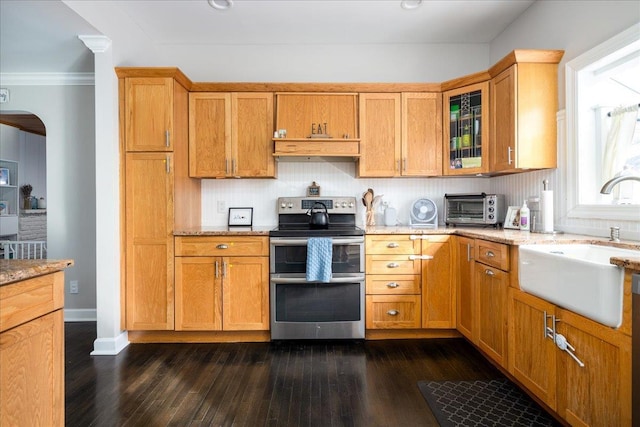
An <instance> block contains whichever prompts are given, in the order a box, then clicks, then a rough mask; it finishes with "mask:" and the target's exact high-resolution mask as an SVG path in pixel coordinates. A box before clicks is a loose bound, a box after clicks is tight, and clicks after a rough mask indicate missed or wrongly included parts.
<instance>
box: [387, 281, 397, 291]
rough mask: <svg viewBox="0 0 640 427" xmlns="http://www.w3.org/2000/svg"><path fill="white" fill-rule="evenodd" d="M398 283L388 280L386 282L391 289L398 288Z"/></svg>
mask: <svg viewBox="0 0 640 427" xmlns="http://www.w3.org/2000/svg"><path fill="white" fill-rule="evenodd" d="M399 287H400V285H399V284H398V283H397V282H389V283H387V288H391V289H395V288H399Z"/></svg>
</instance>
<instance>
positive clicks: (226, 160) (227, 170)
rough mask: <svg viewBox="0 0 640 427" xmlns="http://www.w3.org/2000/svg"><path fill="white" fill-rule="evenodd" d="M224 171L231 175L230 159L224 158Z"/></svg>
mask: <svg viewBox="0 0 640 427" xmlns="http://www.w3.org/2000/svg"><path fill="white" fill-rule="evenodd" d="M224 173H225V175H229V159H224Z"/></svg>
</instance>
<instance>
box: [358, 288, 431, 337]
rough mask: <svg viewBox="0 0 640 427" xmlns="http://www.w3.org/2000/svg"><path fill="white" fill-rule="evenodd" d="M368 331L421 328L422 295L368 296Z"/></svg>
mask: <svg viewBox="0 0 640 427" xmlns="http://www.w3.org/2000/svg"><path fill="white" fill-rule="evenodd" d="M366 298H367V308H366V309H367V315H366V327H367V329H403V328H404V329H415V328H420V295H367V297H366Z"/></svg>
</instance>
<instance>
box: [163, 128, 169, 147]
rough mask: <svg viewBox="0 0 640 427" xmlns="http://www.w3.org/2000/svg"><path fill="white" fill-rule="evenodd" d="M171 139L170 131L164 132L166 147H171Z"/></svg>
mask: <svg viewBox="0 0 640 427" xmlns="http://www.w3.org/2000/svg"><path fill="white" fill-rule="evenodd" d="M170 141H171V138H170V136H169V129H167V130H165V131H164V145H166V146H167V147H168V146H169V145H170Z"/></svg>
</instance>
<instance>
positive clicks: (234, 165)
mask: <svg viewBox="0 0 640 427" xmlns="http://www.w3.org/2000/svg"><path fill="white" fill-rule="evenodd" d="M236 166H237V165H236V159H231V173H232V174H236V173H238V168H237V167H236Z"/></svg>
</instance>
